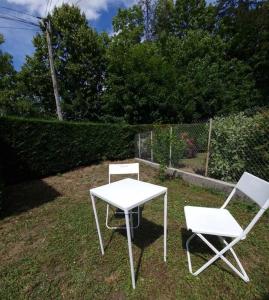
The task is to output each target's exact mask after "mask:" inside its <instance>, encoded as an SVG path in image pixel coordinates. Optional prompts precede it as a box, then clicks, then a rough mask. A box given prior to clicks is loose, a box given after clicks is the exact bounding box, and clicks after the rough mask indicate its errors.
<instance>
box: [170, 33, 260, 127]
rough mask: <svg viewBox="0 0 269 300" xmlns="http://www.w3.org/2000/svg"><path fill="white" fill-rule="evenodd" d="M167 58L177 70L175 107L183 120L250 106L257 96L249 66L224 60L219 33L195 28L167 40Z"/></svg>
mask: <svg viewBox="0 0 269 300" xmlns="http://www.w3.org/2000/svg"><path fill="white" fill-rule="evenodd" d="M167 49H169V50H167V59H168V60H169V61H170V63H171V64H173V65H174V66H175V68H176V70H177V85H176V87H175V89H176V90H177V94H178V103H179V104H178V107H179V108H180V110H181V111H182V113H183V117H184V120H185V121H187V122H191V121H193V120H199V119H207V118H209V117H212V116H214V115H216V114H224V113H225V114H227V113H229V112H237V111H240V110H244V109H246V108H249V107H252V106H253V103H255V101H256V98H257V96H258V91H257V90H256V89H255V82H254V80H253V77H252V73H251V69H250V68H249V67H248V66H247V65H246V64H244V63H243V62H241V61H239V60H237V59H233V60H230V61H227V60H226V45H225V43H224V41H223V40H222V39H221V37H220V36H212V35H211V34H209V33H208V32H206V31H201V30H194V31H191V30H190V31H188V33H187V34H186V35H185V36H184V37H183V38H181V39H179V38H176V37H170V38H169V40H168V41H167Z"/></svg>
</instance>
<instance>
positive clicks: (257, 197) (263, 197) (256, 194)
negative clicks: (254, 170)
mask: <svg viewBox="0 0 269 300" xmlns="http://www.w3.org/2000/svg"><path fill="white" fill-rule="evenodd" d="M235 188H236V189H238V190H239V191H241V192H242V193H243V194H245V195H246V196H248V197H249V198H250V199H252V200H253V201H254V202H256V203H257V204H258V205H259V206H260V208H263V209H267V208H268V207H269V182H267V181H265V180H263V179H261V178H259V177H256V176H254V175H252V174H250V173H248V172H244V174H243V175H242V176H241V178H240V180H239V181H238V183H237V184H236V186H235Z"/></svg>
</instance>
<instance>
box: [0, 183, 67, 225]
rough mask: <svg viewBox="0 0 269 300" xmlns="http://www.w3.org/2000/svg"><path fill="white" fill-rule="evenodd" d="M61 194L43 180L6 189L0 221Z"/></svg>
mask: <svg viewBox="0 0 269 300" xmlns="http://www.w3.org/2000/svg"><path fill="white" fill-rule="evenodd" d="M60 195H61V194H60V193H59V192H58V191H56V190H55V189H54V188H52V187H51V186H49V185H48V184H47V183H45V182H44V181H43V180H33V181H29V182H24V183H23V184H17V185H10V186H8V187H6V191H5V202H4V204H3V210H2V212H1V215H0V219H4V218H5V217H8V216H11V215H17V214H20V213H22V212H26V211H28V210H30V209H33V208H35V207H38V206H40V205H42V204H44V203H47V202H50V201H53V200H54V199H55V198H57V197H59V196H60Z"/></svg>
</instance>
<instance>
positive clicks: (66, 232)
mask: <svg viewBox="0 0 269 300" xmlns="http://www.w3.org/2000/svg"><path fill="white" fill-rule="evenodd" d="M107 165H108V162H104V163H101V164H99V165H93V166H89V167H84V168H80V169H77V170H74V171H71V172H68V173H65V174H58V175H57V176H52V177H48V178H45V179H43V180H34V181H29V182H25V183H21V184H18V185H16V186H10V187H9V188H8V195H7V197H8V201H9V212H8V213H6V215H5V216H3V217H2V219H1V220H0V228H1V232H0V241H1V243H0V258H1V259H0V278H1V279H0V299H26V298H31V299H268V298H269V261H268V258H269V218H268V217H269V214H268V213H266V214H265V215H264V216H263V218H262V219H261V221H260V222H259V223H258V224H257V226H256V227H254V230H253V231H252V232H251V233H250V234H249V236H248V238H247V239H246V240H245V241H243V242H241V243H239V244H238V246H236V247H235V250H236V251H237V253H238V255H239V258H241V261H242V263H243V265H244V267H245V269H246V271H247V273H248V274H249V276H250V282H249V283H248V284H246V283H244V282H243V281H242V280H241V279H240V278H239V277H238V276H237V275H235V274H234V273H232V272H231V271H230V269H228V267H227V266H226V265H225V264H224V263H223V262H222V261H220V260H219V261H217V262H216V263H215V264H214V265H213V266H211V267H209V268H208V269H207V270H206V271H205V272H203V273H202V274H201V275H200V276H199V277H194V276H192V275H191V274H190V273H189V271H188V267H187V258H186V252H185V241H186V238H187V237H188V236H189V235H190V233H189V232H187V231H186V229H185V228H186V227H185V219H184V213H183V207H184V206H185V205H203V206H213V207H220V206H221V204H222V203H223V201H224V199H225V195H224V194H221V193H217V192H213V191H209V190H205V189H202V188H198V187H195V186H191V185H188V184H187V183H185V182H183V181H182V180H180V179H171V180H168V179H167V180H166V181H164V182H159V180H158V177H157V173H156V171H154V170H153V169H151V168H150V167H147V166H144V165H141V179H142V180H144V181H149V182H152V183H157V184H160V185H164V186H167V187H168V260H167V263H164V262H163V202H162V199H161V198H160V199H157V200H154V201H152V202H150V203H149V204H147V205H145V207H144V209H143V218H142V224H141V226H140V228H139V230H136V232H135V240H134V245H133V252H134V261H135V269H136V277H137V288H136V289H135V290H133V289H132V286H131V278H130V269H129V259H128V250H127V240H126V235H125V233H124V232H112V231H109V230H107V229H105V226H104V223H105V204H104V203H103V202H99V201H97V208H98V213H99V218H100V223H101V224H102V226H101V230H102V233H103V238H104V243H105V245H106V246H105V255H104V256H103V257H102V256H101V255H100V250H99V243H98V238H97V233H96V227H95V223H94V217H93V213H92V208H91V205H90V202H89V198H88V190H89V189H90V188H91V187H94V186H99V185H102V184H104V183H107V180H108V179H107ZM230 208H231V212H232V213H233V214H234V216H235V217H236V218H237V219H238V220H239V221H240V223H241V225H243V224H245V223H247V222H248V221H249V220H250V219H251V218H252V217H253V214H254V213H255V212H256V209H255V208H254V207H253V206H252V205H250V204H248V203H243V202H241V201H238V200H236V201H234V202H233V204H231V206H230ZM116 221H119V220H116ZM216 246H217V247H218V246H219V244H218V242H217V241H216ZM192 252H193V263H194V266H196V267H199V266H200V265H201V264H203V263H204V261H205V259H207V258H209V257H210V256H211V255H212V253H211V252H210V251H209V250H208V249H207V248H206V247H204V246H202V244H201V243H200V242H199V241H198V240H195V241H194V243H193V247H192Z"/></svg>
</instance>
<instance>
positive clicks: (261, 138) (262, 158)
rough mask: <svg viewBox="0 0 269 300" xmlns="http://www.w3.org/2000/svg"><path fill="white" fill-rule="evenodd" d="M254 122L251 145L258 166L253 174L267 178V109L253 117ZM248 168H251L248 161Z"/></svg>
mask: <svg viewBox="0 0 269 300" xmlns="http://www.w3.org/2000/svg"><path fill="white" fill-rule="evenodd" d="M254 120H255V124H256V131H255V140H256V141H257V143H256V145H255V146H254V147H253V151H254V153H255V157H254V158H255V161H256V162H258V163H259V165H260V167H258V168H256V170H255V174H256V175H257V176H260V177H262V178H264V179H266V180H269V110H267V111H264V112H263V113H259V114H257V115H256V116H255V118H254ZM248 169H250V170H252V169H253V164H251V162H250V163H249V166H248Z"/></svg>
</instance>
